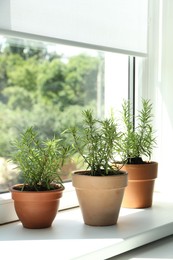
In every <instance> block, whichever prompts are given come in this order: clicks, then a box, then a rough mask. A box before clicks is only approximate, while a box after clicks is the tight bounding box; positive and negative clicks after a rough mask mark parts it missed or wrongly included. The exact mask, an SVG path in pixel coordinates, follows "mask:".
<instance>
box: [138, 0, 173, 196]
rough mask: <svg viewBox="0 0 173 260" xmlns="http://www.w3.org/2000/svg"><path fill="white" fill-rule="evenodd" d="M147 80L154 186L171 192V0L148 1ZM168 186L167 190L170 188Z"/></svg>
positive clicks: (172, 84) (146, 90) (172, 78)
mask: <svg viewBox="0 0 173 260" xmlns="http://www.w3.org/2000/svg"><path fill="white" fill-rule="evenodd" d="M150 7H151V9H150V19H149V57H148V59H146V61H145V65H146V68H147V69H146V68H145V69H146V74H145V76H146V77H148V82H147V83H146V80H145V79H144V81H145V83H146V85H144V86H143V94H144V95H145V96H147V97H149V98H151V100H152V101H153V104H154V115H155V128H156V134H157V136H158V148H157V149H155V153H154V160H157V161H158V162H159V176H158V181H157V185H156V188H158V189H161V190H163V191H166V192H171V193H173V188H172V183H173V169H172V168H171V165H172V161H173V15H172V14H173V1H172V0H154V1H150ZM169 188H170V191H169Z"/></svg>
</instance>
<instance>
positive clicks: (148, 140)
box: [120, 99, 156, 164]
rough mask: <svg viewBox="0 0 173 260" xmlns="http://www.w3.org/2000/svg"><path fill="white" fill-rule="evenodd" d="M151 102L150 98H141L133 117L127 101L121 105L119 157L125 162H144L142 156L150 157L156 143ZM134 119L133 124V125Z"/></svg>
mask: <svg viewBox="0 0 173 260" xmlns="http://www.w3.org/2000/svg"><path fill="white" fill-rule="evenodd" d="M152 118H153V115H152V104H151V102H150V100H147V99H142V109H141V110H140V111H138V115H137V116H136V117H135V118H134V117H133V113H132V108H131V103H130V102H129V101H124V102H123V105H122V122H123V131H122V134H121V139H120V143H121V158H122V161H124V162H126V163H132V164H134V163H137V164H138V163H144V161H143V159H142V158H143V156H146V157H148V159H149V160H150V159H151V155H152V151H153V148H154V146H155V145H156V138H155V137H154V131H153V127H152ZM134 121H135V125H134Z"/></svg>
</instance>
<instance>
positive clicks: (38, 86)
mask: <svg viewBox="0 0 173 260" xmlns="http://www.w3.org/2000/svg"><path fill="white" fill-rule="evenodd" d="M23 44H25V45H23ZM99 62H100V60H99V58H98V57H91V56H89V55H84V54H80V55H77V56H73V57H70V58H69V59H68V60H67V61H65V62H64V60H63V57H62V55H59V54H57V53H49V52H48V50H47V47H46V45H45V44H39V48H38V46H37V48H35V45H33V46H32V45H29V43H28V45H27V41H26V40H19V41H18V42H17V45H15V44H14V43H13V42H12V41H7V42H6V44H5V46H4V48H1V52H0V122H1V124H0V134H1V138H0V156H2V157H4V156H5V157H8V154H9V151H10V140H11V139H14V137H15V136H17V134H18V132H19V131H22V130H23V129H26V128H27V127H29V126H31V125H36V126H37V127H38V128H39V129H41V133H42V135H43V137H45V136H47V137H49V138H52V137H53V134H54V133H55V132H56V133H57V134H58V132H59V133H60V132H62V131H63V129H65V128H67V127H69V126H70V125H72V124H74V121H75V122H76V123H77V124H78V123H80V116H79V114H80V111H81V110H82V109H83V108H85V107H86V108H88V107H90V108H94V109H95V107H96V105H95V102H94V101H95V98H96V95H97V94H96V92H97V74H98V67H99Z"/></svg>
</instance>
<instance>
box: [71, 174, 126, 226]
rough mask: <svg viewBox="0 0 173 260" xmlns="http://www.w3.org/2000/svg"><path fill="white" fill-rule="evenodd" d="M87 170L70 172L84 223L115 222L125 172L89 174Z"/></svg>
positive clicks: (122, 192)
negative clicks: (101, 174) (118, 173)
mask: <svg viewBox="0 0 173 260" xmlns="http://www.w3.org/2000/svg"><path fill="white" fill-rule="evenodd" d="M86 172H87V171H78V172H74V173H73V174H72V183H73V186H74V187H75V189H76V193H77V197H78V200H79V205H80V208H81V211H82V215H83V220H84V223H85V224H87V225H91V226H110V225H114V224H116V223H117V220H118V216H119V210H120V207H121V203H122V199H123V195H124V189H125V187H126V186H127V173H126V172H122V174H120V175H114V176H111V175H109V176H89V175H86Z"/></svg>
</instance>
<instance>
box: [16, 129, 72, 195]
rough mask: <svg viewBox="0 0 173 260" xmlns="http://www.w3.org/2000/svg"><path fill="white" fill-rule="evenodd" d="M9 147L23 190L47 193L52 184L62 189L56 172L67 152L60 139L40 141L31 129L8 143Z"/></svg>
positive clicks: (59, 168)
mask: <svg viewBox="0 0 173 260" xmlns="http://www.w3.org/2000/svg"><path fill="white" fill-rule="evenodd" d="M12 146H13V148H14V152H13V153H12V160H13V162H14V163H16V165H17V167H18V168H19V170H20V171H19V172H21V174H22V178H23V180H24V185H23V188H22V189H23V190H29V191H40V190H51V189H54V187H55V186H56V185H55V184H58V185H60V186H62V180H61V177H60V174H59V173H58V172H60V171H61V168H62V166H63V164H64V161H65V159H66V158H67V156H68V154H69V151H70V148H69V147H65V146H64V145H63V144H62V140H61V139H56V138H52V139H46V140H43V139H41V137H40V136H39V135H38V133H37V131H36V130H35V129H34V128H33V127H29V128H28V129H26V131H25V132H23V133H21V135H20V136H19V138H17V139H15V140H14V141H13V142H12Z"/></svg>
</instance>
